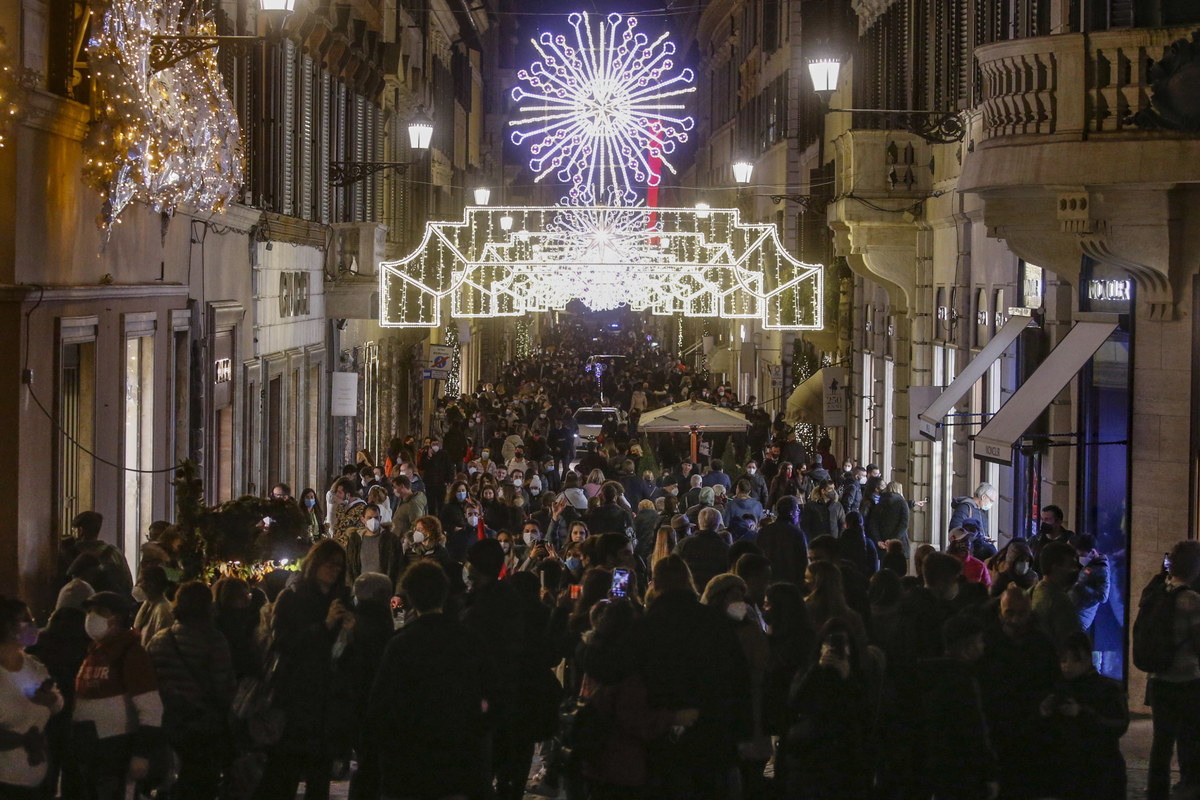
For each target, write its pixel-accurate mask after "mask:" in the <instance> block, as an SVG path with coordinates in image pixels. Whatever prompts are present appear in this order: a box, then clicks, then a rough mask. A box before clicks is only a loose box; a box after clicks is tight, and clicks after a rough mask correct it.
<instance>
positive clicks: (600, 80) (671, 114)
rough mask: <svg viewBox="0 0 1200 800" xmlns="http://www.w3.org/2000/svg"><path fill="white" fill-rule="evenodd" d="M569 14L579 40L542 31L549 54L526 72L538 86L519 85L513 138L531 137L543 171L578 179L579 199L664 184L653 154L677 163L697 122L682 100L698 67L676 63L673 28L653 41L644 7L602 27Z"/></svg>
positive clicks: (631, 194)
mask: <svg viewBox="0 0 1200 800" xmlns="http://www.w3.org/2000/svg"><path fill="white" fill-rule="evenodd" d="M568 19H569V21H570V23H571V27H572V28H573V29H574V34H575V35H574V37H572V39H573V40H572V41H568V37H566V36H563V35H561V34H560V35H557V36H556V35H554V34H551V33H543V34H542V35H541V36H540V37H538V38H537V39H535V40H533V46H534V47H535V48H536V49H537V52H538V55H539V56H540V57H541V58H540V60H538V61H535V62H534V63H533V64H532V65H531V66H530V67H529V69H523V70H520V71H518V72H517V78H518V79H519V80H521V81H522V82H524V83H525V84H526V85H527V86H528V88H526V87H525V86H517V87H516V88H514V89H513V90H512V98H513V100H515V101H516V102H517V103H518V104H519V105H518V106H517V111H518V114H519V115H520V116H518V117H517V118H516V119H513V120H510V121H509V125H510V126H512V127H513V128H515V130H514V131H513V133H512V137H511V138H512V141H513V143H514V144H517V145H524V144H525V143H526V142H530V145H529V151H530V154H531V156H532V158H531V159H530V161H529V168H530V169H531V170H532V171H533V173H534V175H535V180H536V181H541V180H542V179H543V178H545V177H546V176H547V175H551V174H553V175H554V176H555V177H556V178H557V179H558V180H559V181H561V182H562V183H566V184H569V185H570V187H571V188H570V193H571V197H572V199H573V200H574V203H573V204H577V205H586V204H590V203H592V202H595V201H596V200H597V199H603V198H604V197H605V195H604V191H605V189H606V188H609V187H614V188H616V189H617V190H618V191H620V192H621V193H622V195H623V196H624V197H625V198H626V200H627V201H628V202H629V203H632V202H633V201H634V198H635V197H636V192H635V188H636V187H641V186H657V185H658V182H659V180H660V178H659V170H657V169H656V168H655V167H654V166H652V162H661V164H662V165H663V166H665V167H666V168H667V169H668V170H670V171H671V172H672V173H674V172H675V167H674V166H673V165H672V164H671V162H670V160H669V157H670V155H671V154H672V153H674V152H675V148H676V145H677V144H680V143H683V142H686V141H687V139H688V132H689V131H690V130H692V127H693V126H694V122H693V120H692V118H691V117H690V116H687V115H686V114H684V113H683V112H684V111H685V110H686V106H685V105H684V104H683V103H682V102H681V97H682V96H683V95H687V94H691V93H693V92H695V91H696V87H695V86H693V85H692V81H693V79H694V75H693V73H692V70H690V69H686V68H685V69H681V70H677V69H676V64H675V61H674V59H673V58H672V56H674V54H675V45H674V43H672V42H671V41H669V40H668V39H667V36H668V34H666V33H664V34H662V35H661V36H659V37H658V38H656V39H654V40H653V41H651V40H650V37H648V36H647V35H646V34H644V33H640V32H638V31H637V18H636V17H623V16H621V15H620V14H609V15H608V16H607V17H606V18H604V19H601V20H600V21H599V24H598V25H597V26H596V29H595V30H593V27H592V24H591V21H590V18H589V17H588V15H587V14H586V13H578V14H572V15H571V16H570V17H569V18H568ZM622 204H625V203H622Z"/></svg>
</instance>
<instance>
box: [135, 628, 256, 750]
mask: <svg viewBox="0 0 1200 800" xmlns="http://www.w3.org/2000/svg"><path fill="white" fill-rule="evenodd" d="M146 652H147V653H148V654H149V655H150V660H151V661H153V662H154V671H155V673H156V674H157V675H158V691H159V693H160V694H161V695H162V702H163V728H164V729H165V730H166V732H167V735H168V736H171V737H175V736H178V735H180V734H187V733H204V734H217V735H219V734H222V733H223V732H224V730H225V718H226V717H227V716H228V714H229V706H230V704H231V703H232V702H233V694H234V689H235V683H234V675H233V658H232V656H231V655H230V652H229V643H228V642H227V641H225V636H224V634H222V633H221V632H220V631H219V630H217V628H216V627H215V626H212V625H206V626H200V625H188V624H185V623H181V622H176V623H175V624H174V625H172V626H171V627H170V628H167V629H166V630H161V631H159V632H158V633H157V634H155V636H154V638H153V639H151V640H150V644H149V645H148V646H147V647H146Z"/></svg>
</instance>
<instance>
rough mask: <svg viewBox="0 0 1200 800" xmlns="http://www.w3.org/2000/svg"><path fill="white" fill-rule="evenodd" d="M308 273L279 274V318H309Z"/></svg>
mask: <svg viewBox="0 0 1200 800" xmlns="http://www.w3.org/2000/svg"><path fill="white" fill-rule="evenodd" d="M308 283H309V278H308V273H307V272H281V273H279V316H280V317H283V318H285V319H286V318H288V317H305V316H308Z"/></svg>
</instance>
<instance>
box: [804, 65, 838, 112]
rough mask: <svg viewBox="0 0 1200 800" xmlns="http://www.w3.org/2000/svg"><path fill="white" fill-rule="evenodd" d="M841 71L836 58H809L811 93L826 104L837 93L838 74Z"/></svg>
mask: <svg viewBox="0 0 1200 800" xmlns="http://www.w3.org/2000/svg"><path fill="white" fill-rule="evenodd" d="M841 71H842V62H840V61H838V60H837V59H836V58H810V59H809V60H808V74H809V77H811V78H812V84H813V91H814V92H816V93H817V95H818V96H819V97H820V98H821V99H822V100H823V101H825V102H826V103H828V102H829V98H830V97H832V96H833V93H834V92H835V91H837V85H838V73H840V72H841Z"/></svg>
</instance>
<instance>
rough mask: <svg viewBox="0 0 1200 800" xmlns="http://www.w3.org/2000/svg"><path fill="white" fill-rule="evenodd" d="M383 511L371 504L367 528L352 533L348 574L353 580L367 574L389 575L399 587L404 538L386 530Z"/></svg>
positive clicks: (366, 516)
mask: <svg viewBox="0 0 1200 800" xmlns="http://www.w3.org/2000/svg"><path fill="white" fill-rule="evenodd" d="M381 510H382V509H381V508H380V507H379V506H377V505H375V504H374V503H370V504H368V505H367V510H366V511H364V512H363V527H362V528H358V529H355V530H353V531H351V533H350V539H349V540H348V541H347V542H346V572H347V575H348V576H349V579H350V580H351V581H353V580H354V579H355V578H357V577H358V576H359V575H362V574H363V573H367V572H379V573H383V574H384V575H387V576H388V577H389V578H391V580H392V584H393V585H395V583H396V581H397V580H399V578H400V564H401V562H402V559H403V553H402V552H401V550H402V548H401V546H400V539H399V537H397V536H396V534H395V533H393V532H392V530H391V528H385V527H383V518H382V517H381V516H380V513H379V512H380V511H381Z"/></svg>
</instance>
